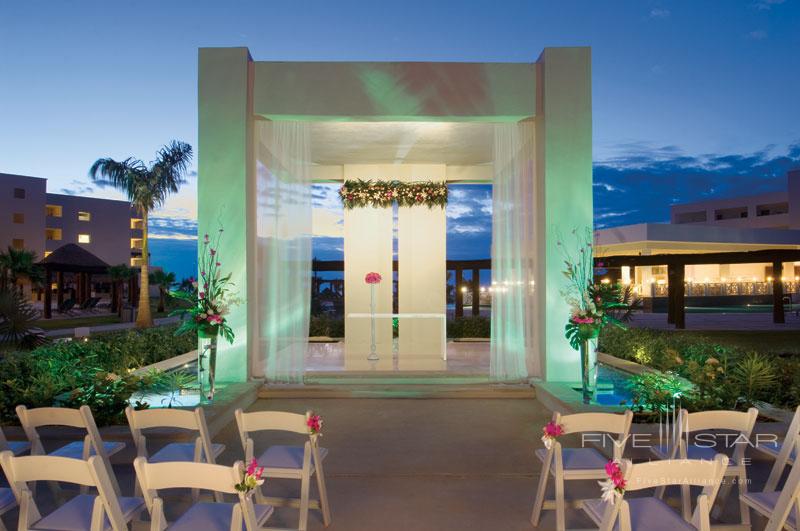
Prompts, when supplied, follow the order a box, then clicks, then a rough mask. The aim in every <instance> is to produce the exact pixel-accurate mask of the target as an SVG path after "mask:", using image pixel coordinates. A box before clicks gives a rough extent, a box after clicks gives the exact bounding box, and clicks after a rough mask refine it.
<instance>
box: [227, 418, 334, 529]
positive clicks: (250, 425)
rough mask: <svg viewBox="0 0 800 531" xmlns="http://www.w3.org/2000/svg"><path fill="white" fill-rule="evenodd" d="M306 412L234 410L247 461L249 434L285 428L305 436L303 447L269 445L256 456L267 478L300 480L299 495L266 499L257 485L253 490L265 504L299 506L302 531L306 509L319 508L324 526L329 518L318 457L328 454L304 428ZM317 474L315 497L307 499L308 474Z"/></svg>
mask: <svg viewBox="0 0 800 531" xmlns="http://www.w3.org/2000/svg"><path fill="white" fill-rule="evenodd" d="M308 415H309V413H306V414H305V415H300V414H298V413H285V412H281V411H255V412H252V413H245V412H244V411H242V410H241V409H237V410H236V424H237V426H238V427H239V435H240V437H241V440H242V446H243V447H244V453H245V459H246V460H247V462H248V463H249V462H250V461H251V460H252V459H253V458H254V457H255V444H254V442H253V439H252V438H251V437H250V435H251V434H252V433H253V432H256V431H286V432H292V433H298V434H302V435H305V436H306V437H308V440H307V441H306V442H305V444H304V445H303V446H277V445H276V446H270V447H268V448H267V449H266V450H265V451H264V452H263V453H262V454H260V456H259V457H258V458H256V461H258V464H259V465H260V466H263V467H264V475H265V476H266V477H267V478H285V479H299V480H300V498H299V499H297V498H291V499H286V498H268V497H266V496H264V493H263V492H262V491H261V489H260V488H258V489H256V499H257V500H258V502H259V503H269V504H271V505H275V506H286V505H288V506H290V507H297V508H299V509H300V523H299V526H298V529H299V530H300V531H306V529H307V528H308V510H309V509H319V510H321V511H322V520H323V522H324V524H325V527H328V525H329V524H330V521H331V513H330V507H329V506H328V492H327V490H326V489H325V475H324V473H323V470H322V460H323V459H325V456H327V455H328V450H326V449H325V448H321V447H320V446H319V442H318V440H319V435H315V434H311V432H310V431H309V429H308V425H307V423H306V422H307V419H308ZM313 475H316V476H317V488H318V489H319V500H311V499H309V496H310V494H309V490H310V487H311V476H313Z"/></svg>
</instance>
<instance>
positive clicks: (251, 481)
mask: <svg viewBox="0 0 800 531" xmlns="http://www.w3.org/2000/svg"><path fill="white" fill-rule="evenodd" d="M263 474H264V467H263V466H258V462H257V461H256V460H255V459H253V460H252V461H250V464H249V465H247V469H246V470H245V471H244V473H243V474H242V481H240V482H239V483H237V484H236V485H234V488H235V489H236V490H237V491H239V492H244V493H245V494H247V493H249V492H250V491H251V490H253V489H255V488H256V487H259V486H261V485H263V484H264V480H263V479H261V476H262V475H263Z"/></svg>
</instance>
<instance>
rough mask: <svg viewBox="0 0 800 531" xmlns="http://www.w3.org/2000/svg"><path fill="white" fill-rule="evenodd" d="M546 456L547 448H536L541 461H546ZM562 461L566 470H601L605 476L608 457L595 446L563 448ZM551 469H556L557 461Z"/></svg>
mask: <svg viewBox="0 0 800 531" xmlns="http://www.w3.org/2000/svg"><path fill="white" fill-rule="evenodd" d="M546 456H547V450H546V449H545V448H539V449H538V450H536V457H538V458H539V460H540V461H542V462H544V459H545V457H546ZM561 461H562V463H563V464H564V470H599V471H600V472H602V474H603V477H605V467H606V463H608V458H607V457H605V456H604V455H603V454H601V453H600V452H599V451H597V450H595V449H594V448H562V449H561ZM550 470H551V471H554V470H555V463H553V465H551V467H550Z"/></svg>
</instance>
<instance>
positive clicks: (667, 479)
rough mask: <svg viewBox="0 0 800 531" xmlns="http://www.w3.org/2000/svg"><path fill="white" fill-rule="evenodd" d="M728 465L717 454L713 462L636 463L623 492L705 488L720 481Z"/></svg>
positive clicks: (685, 460)
mask: <svg viewBox="0 0 800 531" xmlns="http://www.w3.org/2000/svg"><path fill="white" fill-rule="evenodd" d="M727 464H728V458H727V457H726V456H724V455H722V454H719V455H718V456H717V457H716V458H715V459H714V460H712V461H708V460H702V459H664V460H662V461H648V462H646V463H638V464H635V465H632V464H629V465H628V466H629V467H633V469H632V471H631V472H630V479H629V480H628V481H627V486H626V487H625V490H629V491H636V490H641V489H649V488H653V487H660V486H664V485H691V486H695V487H707V486H708V485H710V484H712V482H713V481H717V480H720V479H721V478H722V476H719V477H718V474H719V472H720V470H722V471H724V467H725V466H727Z"/></svg>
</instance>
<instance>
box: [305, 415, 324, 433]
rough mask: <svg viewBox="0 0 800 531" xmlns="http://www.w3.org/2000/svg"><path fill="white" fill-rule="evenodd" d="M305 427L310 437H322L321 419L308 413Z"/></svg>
mask: <svg viewBox="0 0 800 531" xmlns="http://www.w3.org/2000/svg"><path fill="white" fill-rule="evenodd" d="M306 426H308V431H309V432H310V433H311V435H319V436H320V437H322V417H320V416H319V415H315V414H314V413H309V414H308V416H307V417H306Z"/></svg>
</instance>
